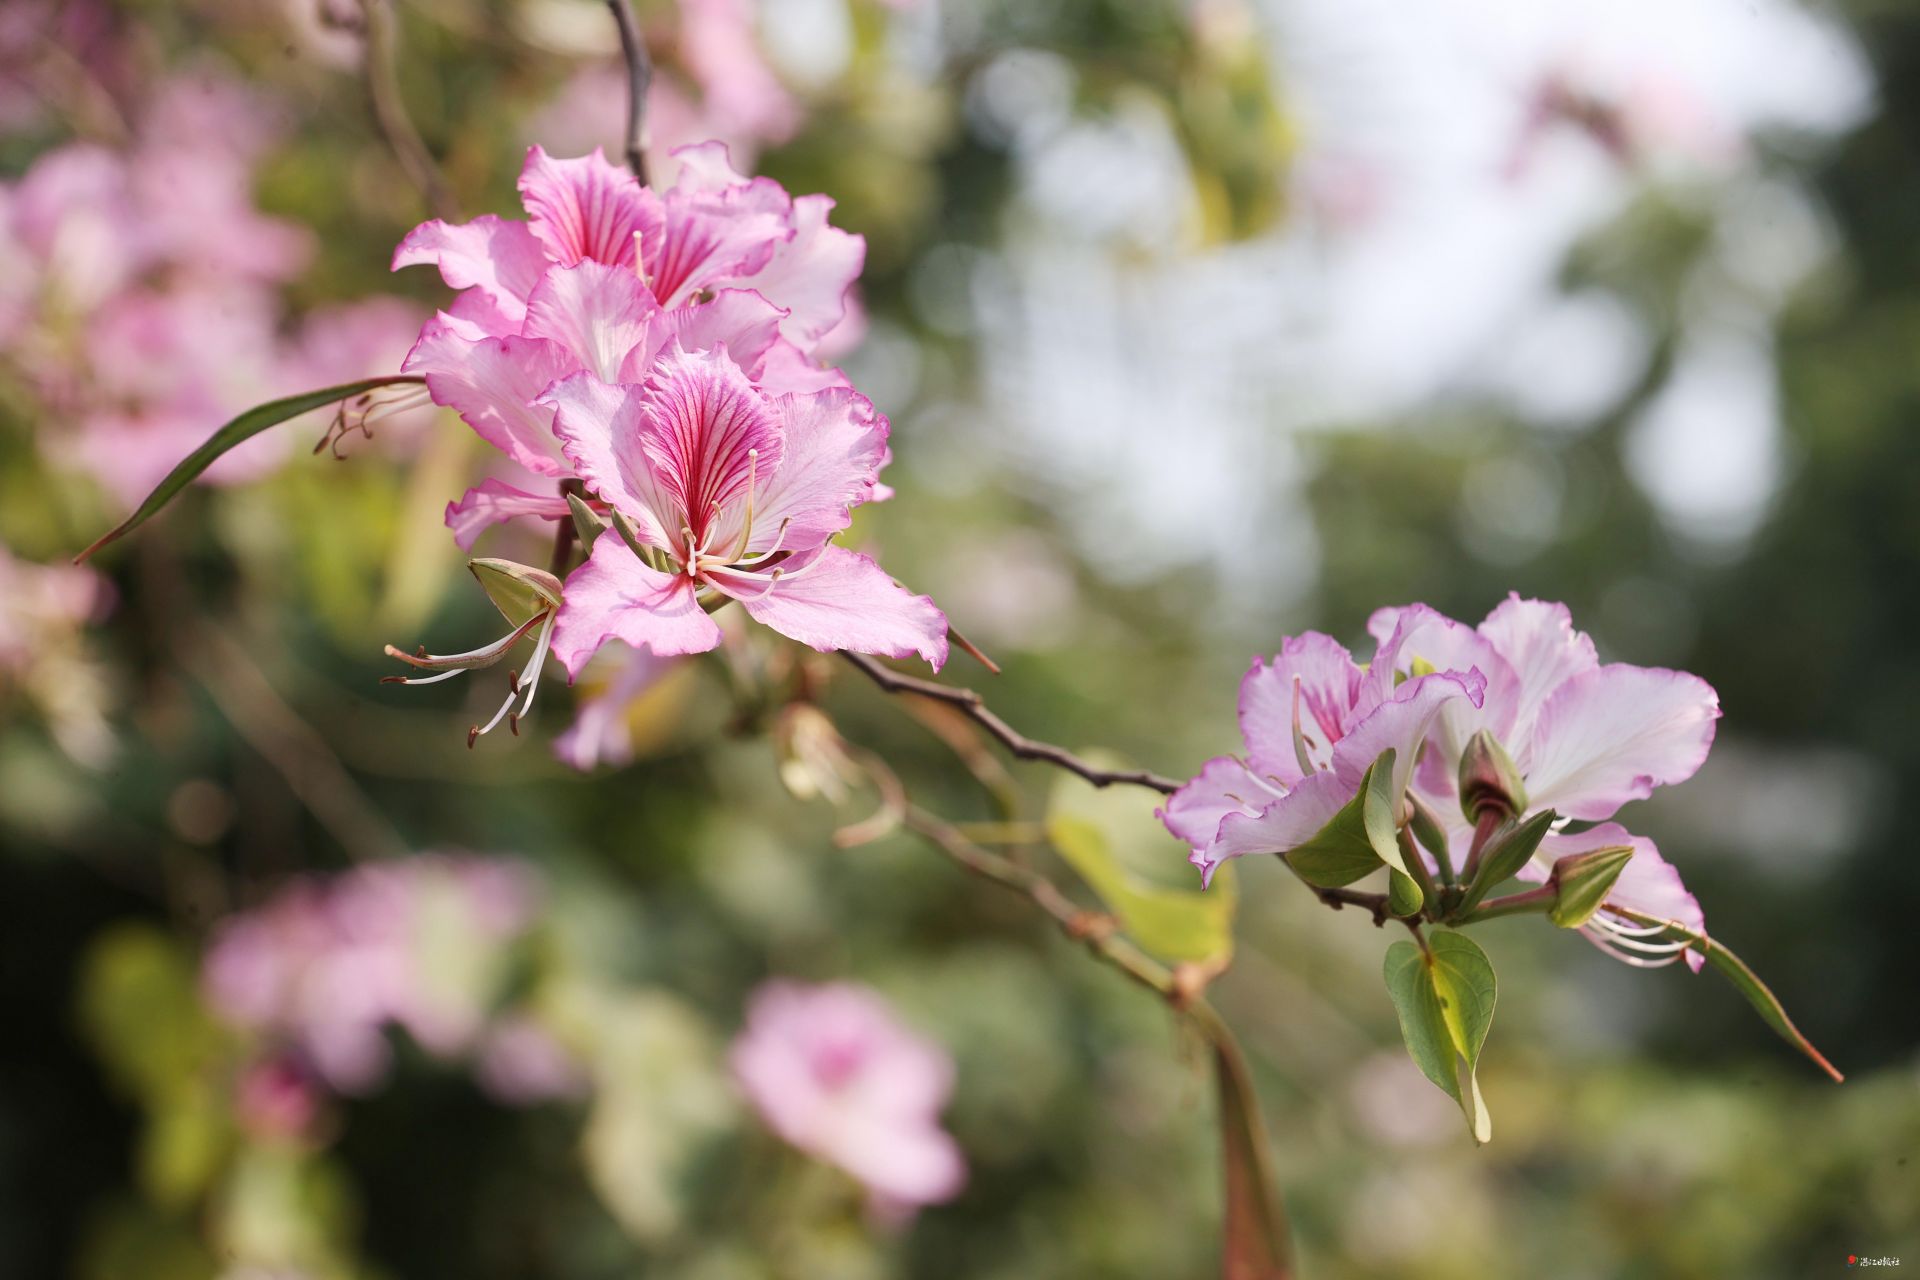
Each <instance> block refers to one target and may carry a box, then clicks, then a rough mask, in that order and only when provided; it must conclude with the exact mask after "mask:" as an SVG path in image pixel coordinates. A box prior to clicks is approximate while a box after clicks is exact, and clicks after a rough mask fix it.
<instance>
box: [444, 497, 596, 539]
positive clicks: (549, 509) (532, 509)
mask: <svg viewBox="0 0 1920 1280" xmlns="http://www.w3.org/2000/svg"><path fill="white" fill-rule="evenodd" d="M571 514H572V513H571V511H570V510H569V508H568V507H567V500H566V499H565V498H563V497H561V496H560V495H558V494H553V493H545V494H542V493H528V492H527V491H526V490H524V489H516V488H514V487H513V486H512V485H510V484H505V483H503V482H501V481H499V480H482V481H481V482H480V483H479V484H478V485H477V486H475V487H474V488H471V489H469V490H467V492H466V494H465V496H463V497H462V498H461V499H460V501H458V502H449V503H448V504H447V528H449V529H451V530H453V540H454V541H455V542H457V543H459V544H460V549H461V550H462V551H471V550H473V544H474V542H475V541H477V540H478V539H479V537H480V535H481V534H483V533H485V532H486V531H487V530H488V529H490V528H492V527H493V526H494V525H496V524H504V523H505V522H507V521H508V520H518V519H520V518H521V517H523V516H533V517H537V518H539V519H543V520H566V519H568V518H570V516H571Z"/></svg>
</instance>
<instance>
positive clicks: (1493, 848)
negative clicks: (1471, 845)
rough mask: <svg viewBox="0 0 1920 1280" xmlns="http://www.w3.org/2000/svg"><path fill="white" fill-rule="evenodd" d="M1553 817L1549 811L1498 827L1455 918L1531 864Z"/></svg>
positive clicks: (1484, 848)
mask: <svg viewBox="0 0 1920 1280" xmlns="http://www.w3.org/2000/svg"><path fill="white" fill-rule="evenodd" d="M1554 817H1555V814H1554V812H1553V810H1551V809H1548V810H1545V811H1543V812H1541V813H1536V814H1534V815H1533V816H1532V817H1531V818H1528V819H1527V820H1526V821H1525V822H1514V821H1513V820H1512V819H1508V820H1507V821H1506V822H1503V823H1501V824H1500V825H1499V826H1498V827H1496V828H1495V829H1494V832H1493V834H1492V835H1491V836H1489V837H1488V838H1487V843H1486V844H1485V845H1484V846H1483V847H1482V848H1481V850H1480V869H1479V870H1478V871H1476V872H1474V874H1473V879H1472V880H1471V881H1469V882H1468V884H1467V888H1466V891H1465V892H1464V893H1463V894H1462V895H1461V897H1460V902H1459V905H1458V906H1456V907H1455V908H1454V912H1453V913H1454V914H1455V915H1456V916H1464V915H1466V914H1467V913H1468V912H1469V911H1472V910H1473V909H1474V908H1475V907H1477V906H1479V905H1480V902H1481V900H1482V899H1483V898H1485V897H1486V896H1487V895H1488V894H1489V893H1491V892H1493V890H1495V889H1497V888H1499V887H1500V886H1501V885H1502V884H1504V883H1506V882H1507V881H1508V880H1510V879H1512V878H1513V876H1514V875H1515V874H1517V873H1518V872H1519V870H1520V868H1522V867H1524V866H1526V865H1527V863H1528V862H1530V861H1532V860H1533V855H1534V853H1535V851H1537V850H1538V849H1539V848H1540V841H1541V840H1543V839H1544V838H1545V837H1546V834H1547V831H1548V830H1549V829H1550V828H1551V827H1552V826H1553V820H1554Z"/></svg>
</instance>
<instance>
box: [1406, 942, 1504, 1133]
mask: <svg viewBox="0 0 1920 1280" xmlns="http://www.w3.org/2000/svg"><path fill="white" fill-rule="evenodd" d="M1427 945H1428V948H1429V950H1428V951H1427V952H1422V951H1421V950H1420V948H1419V947H1417V946H1415V945H1414V944H1413V943H1411V942H1396V943H1394V944H1393V945H1392V946H1391V947H1389V948H1387V958H1386V965H1385V975H1384V976H1385V978H1386V983H1387V994H1388V995H1389V996H1390V997H1391V998H1392V1000H1393V1007H1394V1012H1395V1013H1396V1014H1398V1015H1399V1018H1400V1036H1401V1039H1403V1040H1404V1041H1406V1045H1407V1052H1408V1054H1409V1055H1411V1056H1412V1058H1413V1062H1414V1065H1415V1066H1417V1067H1419V1068H1420V1073H1421V1074H1422V1075H1424V1076H1426V1078H1427V1079H1429V1080H1431V1081H1433V1082H1434V1083H1435V1084H1437V1085H1439V1086H1440V1087H1441V1088H1442V1089H1444V1090H1446V1092H1447V1096H1449V1097H1451V1098H1452V1099H1453V1100H1454V1101H1455V1102H1457V1103H1459V1104H1460V1109H1461V1111H1462V1112H1463V1113H1464V1114H1465V1115H1466V1117H1467V1124H1468V1127H1469V1128H1470V1129H1471V1130H1472V1132H1473V1140H1474V1141H1475V1142H1478V1143H1482V1144H1484V1143H1486V1142H1488V1141H1490V1140H1491V1139H1492V1137H1493V1120H1492V1117H1491V1115H1489V1113H1488V1111H1487V1105H1486V1100H1485V1099H1484V1098H1483V1097H1482V1096H1481V1093H1480V1080H1479V1075H1478V1067H1479V1063H1480V1050H1481V1048H1482V1047H1483V1046H1484V1045H1485V1044H1486V1041H1487V1030H1488V1028H1490V1027H1491V1026H1492V1025H1493V1007H1494V1000H1495V995H1496V991H1497V986H1496V983H1495V981H1494V974H1493V963H1492V962H1491V961H1490V960H1488V959H1487V953H1486V952H1484V951H1482V950H1481V949H1480V947H1479V944H1477V943H1475V942H1474V941H1473V939H1471V938H1469V937H1467V936H1466V935H1465V934H1462V933H1436V934H1435V935H1434V936H1433V938H1432V939H1431V940H1430V941H1429V942H1428V944H1427ZM1463 1072H1464V1083H1463V1077H1462V1073H1463Z"/></svg>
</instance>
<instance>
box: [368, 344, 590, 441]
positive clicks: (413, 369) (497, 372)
mask: <svg viewBox="0 0 1920 1280" xmlns="http://www.w3.org/2000/svg"><path fill="white" fill-rule="evenodd" d="M401 368H402V369H404V370H405V371H406V372H408V373H418V374H421V375H423V376H425V378H426V380H427V390H428V392H430V393H431V394H432V396H433V402H434V403H435V404H439V405H445V406H446V407H447V408H449V409H452V410H453V411H454V412H455V413H457V414H459V415H460V417H461V419H462V420H463V421H465V422H466V424H467V425H468V426H470V427H472V428H473V429H474V431H475V432H476V433H477V434H478V435H479V436H480V438H481V439H483V440H485V441H486V442H487V443H488V444H490V445H492V446H493V447H494V448H496V449H498V450H500V452H502V453H504V454H506V455H507V456H508V457H509V458H512V459H513V460H514V461H515V462H517V463H519V464H520V465H521V466H523V467H525V468H527V470H529V471H532V472H535V473H537V474H539V475H543V476H564V475H566V474H567V473H568V471H569V468H568V466H567V463H566V460H565V458H564V457H563V456H562V455H561V452H560V442H559V440H558V439H556V438H555V436H554V434H553V410H552V409H551V408H550V407H548V406H546V405H542V404H536V403H535V398H536V397H538V396H539V395H540V394H541V393H542V392H544V391H545V390H546V389H547V387H548V386H550V385H551V384H552V383H553V381H554V380H555V379H557V378H564V377H566V376H567V375H568V374H571V373H573V372H574V371H575V370H576V369H578V368H579V365H578V364H577V363H576V362H575V361H574V359H573V357H572V356H570V355H569V354H568V353H567V352H566V351H565V350H564V349H563V348H561V347H559V346H557V345H556V344H554V343H551V342H545V341H542V340H541V339H538V338H520V337H508V338H480V339H479V340H477V341H469V340H467V339H465V338H463V337H461V336H460V335H459V333H458V332H457V331H456V330H455V329H454V328H453V327H452V326H449V325H446V324H442V323H440V322H439V321H437V320H435V321H429V322H428V323H427V327H426V329H425V330H423V331H422V332H421V334H420V341H419V342H417V343H415V344H414V347H413V350H412V351H410V352H409V353H408V354H407V359H406V362H405V363H404V364H402V365H401Z"/></svg>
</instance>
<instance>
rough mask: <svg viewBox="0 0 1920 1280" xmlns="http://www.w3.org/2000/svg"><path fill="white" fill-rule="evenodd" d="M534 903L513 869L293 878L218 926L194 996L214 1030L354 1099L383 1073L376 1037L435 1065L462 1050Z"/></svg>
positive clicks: (408, 863)
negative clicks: (391, 1034) (249, 1040)
mask: <svg viewBox="0 0 1920 1280" xmlns="http://www.w3.org/2000/svg"><path fill="white" fill-rule="evenodd" d="M535 892H536V885H535V882H534V880H533V878H532V873H531V872H530V871H529V870H528V869H527V868H525V867H524V866H521V865H520V864H517V863H511V862H503V861H498V860H483V859H478V858H466V857H448V856H443V855H431V854H428V855H421V856H419V857H415V858H410V859H407V860H405V861H402V862H392V863H380V864H367V865H364V866H360V867H356V868H354V869H353V870H352V871H349V872H346V873H345V874H343V875H340V876H337V877H335V878H333V879H331V880H318V879H309V880H301V881H296V882H295V883H293V884H291V885H289V886H288V887H287V888H286V889H284V890H282V891H281V892H280V893H279V894H278V895H277V896H275V897H274V898H273V899H271V900H270V901H268V902H267V903H266V904H264V905H263V906H261V907H259V908H257V909H255V910H253V911H249V912H246V913H244V914H242V915H239V916H236V917H234V918H233V919H231V920H229V921H227V922H226V923H225V924H224V925H223V926H222V927H221V929H220V930H219V932H218V934H217V935H216V937H215V938H214V941H213V943H212V945H211V947H210V948H209V949H208V952H207V956H206V960H205V963H204V966H203V969H202V973H201V981H202V986H203V988H204V990H205V992H206V996H207V999H208V1001H209V1003H210V1004H212V1006H213V1007H214V1009H215V1010H216V1011H217V1012H218V1013H219V1014H220V1015H221V1016H222V1017H223V1018H225V1019H226V1020H227V1021H229V1022H232V1023H234V1024H235V1025H237V1026H241V1027H245V1028H248V1029H250V1030H253V1031H256V1032H259V1033H261V1034H263V1035H265V1036H267V1037H268V1038H269V1039H270V1040H272V1041H275V1042H279V1043H283V1044H284V1045H286V1047H287V1048H288V1049H289V1050H291V1051H292V1052H294V1053H296V1054H297V1055H298V1057H299V1059H300V1061H301V1062H303V1063H304V1064H305V1065H306V1066H308V1067H310V1068H311V1069H312V1070H313V1071H314V1072H315V1074H316V1075H318V1076H319V1078H320V1079H322V1080H323V1081H325V1082H326V1084H327V1085H328V1086H329V1087H330V1088H333V1089H335V1090H338V1091H340V1092H342V1093H361V1092H364V1091H366V1090H368V1089H370V1088H372V1087H373V1086H374V1085H375V1084H377V1083H378V1082H379V1080H380V1078H381V1076H382V1075H384V1074H385V1072H386V1070H387V1066H388V1062H389V1058H390V1056H391V1055H390V1051H389V1049H388V1046H387V1042H386V1037H385V1031H386V1028H387V1027H389V1026H397V1027H400V1028H402V1029H404V1030H405V1031H406V1032H407V1033H408V1034H409V1035H410V1036H412V1037H413V1039H414V1040H415V1041H416V1042H418V1043H419V1044H420V1046H421V1047H422V1048H424V1049H426V1050H427V1051H428V1052H429V1053H432V1054H434V1055H435V1056H437V1057H441V1058H451V1057H454V1056H456V1055H458V1054H461V1053H464V1052H466V1051H468V1050H469V1049H471V1048H472V1047H473V1046H474V1044H475V1042H476V1040H477V1038H478V1037H479V1035H480V1033H481V1031H482V1029H483V1027H484V1026H485V1025H486V1021H487V1017H488V1013H489V1006H490V1002H491V1001H492V999H493V997H494V995H495V994H496V987H497V985H498V983H499V980H500V979H501V977H502V976H503V972H502V965H503V963H504V952H503V950H502V947H503V944H505V943H507V942H510V941H512V940H513V939H515V938H517V937H519V936H520V935H521V934H522V933H523V932H525V930H526V929H527V927H528V926H529V925H530V924H531V922H532V918H533V911H534V898H535Z"/></svg>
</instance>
